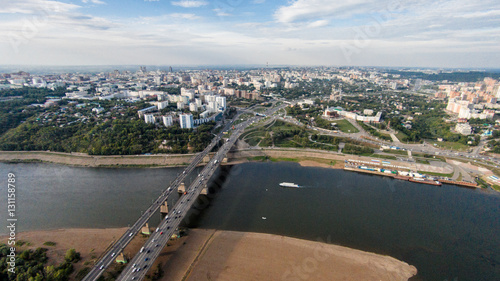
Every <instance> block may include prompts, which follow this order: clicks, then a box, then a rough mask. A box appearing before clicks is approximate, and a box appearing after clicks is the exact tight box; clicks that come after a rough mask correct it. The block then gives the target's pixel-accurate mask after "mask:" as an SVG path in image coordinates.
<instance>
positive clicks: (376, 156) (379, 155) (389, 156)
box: [370, 154, 397, 160]
mask: <svg viewBox="0 0 500 281" xmlns="http://www.w3.org/2000/svg"><path fill="white" fill-rule="evenodd" d="M370 156H371V157H374V158H382V159H390V160H397V158H396V156H392V155H384V154H372V155H370Z"/></svg>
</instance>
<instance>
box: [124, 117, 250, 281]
mask: <svg viewBox="0 0 500 281" xmlns="http://www.w3.org/2000/svg"><path fill="white" fill-rule="evenodd" d="M254 120H255V117H254V118H252V119H249V120H247V121H245V122H243V123H241V124H239V125H237V126H235V130H234V131H233V132H232V134H231V137H230V138H229V139H228V140H227V141H226V143H225V144H224V145H223V146H222V147H221V148H220V149H219V151H218V152H217V153H216V154H215V155H214V157H213V158H212V159H211V160H210V162H209V163H208V164H207V165H206V166H205V167H204V168H203V170H202V171H201V172H200V174H198V177H197V178H196V179H195V180H194V182H193V183H192V184H191V186H189V188H188V189H187V190H186V193H184V194H183V195H182V196H181V198H180V199H179V200H178V201H177V203H176V204H175V206H174V208H173V209H172V210H171V211H170V212H169V214H168V216H166V217H165V219H164V220H163V221H162V222H161V223H160V225H159V226H158V228H157V229H156V230H155V231H154V232H153V234H152V235H151V236H150V237H149V239H148V240H147V241H146V243H145V244H144V247H143V249H142V250H141V251H140V252H139V253H138V254H136V255H135V257H134V258H133V259H132V260H131V261H130V262H129V264H128V266H127V267H126V268H125V269H124V270H123V272H122V273H121V274H120V276H119V277H118V279H117V280H119V281H120V280H142V279H143V278H144V276H145V275H146V273H147V271H148V270H149V267H151V265H152V264H153V262H154V261H155V260H156V258H158V256H159V255H160V253H161V251H162V249H163V248H164V247H165V246H166V245H167V243H168V241H169V240H170V237H172V235H173V234H174V233H175V232H176V231H177V230H178V227H179V224H180V223H181V222H182V220H183V219H184V217H185V216H186V214H187V212H188V211H189V209H191V207H192V205H193V204H194V202H195V201H196V198H198V196H199V195H200V193H201V191H202V190H203V189H204V188H205V187H206V186H207V182H208V180H209V179H210V177H211V176H212V174H213V173H214V171H215V170H216V169H217V167H218V166H219V165H220V163H221V161H222V160H223V159H224V157H226V154H227V152H228V151H229V150H230V149H231V147H232V146H233V145H234V143H235V142H236V141H237V140H238V137H239V136H240V135H241V134H242V133H243V131H244V129H245V127H246V126H248V125H249V124H250V123H251V122H252V121H254Z"/></svg>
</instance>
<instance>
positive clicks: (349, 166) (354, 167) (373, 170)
mask: <svg viewBox="0 0 500 281" xmlns="http://www.w3.org/2000/svg"><path fill="white" fill-rule="evenodd" d="M363 165H364V166H363ZM363 165H361V163H353V162H346V164H345V165H344V170H346V171H352V172H359V173H365V174H372V175H378V176H385V177H391V178H394V179H398V180H405V181H411V182H416V183H423V184H430V185H436V186H440V185H441V184H442V183H445V184H453V185H457V186H462V187H468V188H478V187H479V185H478V184H477V183H472V182H465V181H454V180H451V179H447V178H436V177H432V178H431V179H424V178H421V179H422V180H415V178H414V177H412V176H407V175H401V174H400V173H401V172H400V171H397V170H387V169H380V168H378V167H368V166H366V163H365V164H363ZM358 167H362V168H358ZM403 173H408V172H403Z"/></svg>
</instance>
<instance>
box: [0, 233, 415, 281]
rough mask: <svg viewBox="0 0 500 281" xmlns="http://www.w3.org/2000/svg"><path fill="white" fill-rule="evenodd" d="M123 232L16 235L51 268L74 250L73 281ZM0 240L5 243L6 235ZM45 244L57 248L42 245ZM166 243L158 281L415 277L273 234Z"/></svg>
mask: <svg viewBox="0 0 500 281" xmlns="http://www.w3.org/2000/svg"><path fill="white" fill-rule="evenodd" d="M125 230H126V228H114V229H62V230H48V231H30V232H23V233H18V236H17V237H18V239H19V240H23V241H25V242H28V243H29V245H27V244H25V245H24V246H22V247H21V249H26V248H32V249H34V248H37V247H45V248H48V249H49V250H48V252H47V255H48V257H49V264H55V263H57V262H60V261H61V260H63V259H64V253H65V252H66V250H68V249H69V248H75V249H76V251H77V252H80V253H81V256H82V261H80V262H79V263H78V264H76V265H75V273H74V274H73V278H74V277H75V276H76V274H77V272H78V271H79V270H80V269H82V268H83V267H85V265H84V264H85V263H86V262H87V261H89V260H92V259H95V258H96V257H98V256H99V255H101V254H102V253H103V251H104V249H106V247H107V246H108V245H109V244H110V243H111V242H112V241H113V240H114V239H117V238H118V237H119V236H120V235H121V234H122V233H123V232H124V231H125ZM145 239H146V237H143V236H142V235H138V236H137V237H136V238H135V239H134V240H133V241H132V243H131V244H130V245H129V246H127V248H126V249H125V250H124V253H125V254H126V255H133V253H135V252H137V251H138V250H139V249H140V247H141V243H143V242H144V241H143V240H145ZM0 240H1V241H2V242H5V241H6V238H5V236H4V237H1V239H0ZM47 241H51V242H55V243H56V244H55V246H45V245H43V243H45V242H47ZM170 244H171V245H170V246H169V247H166V248H165V249H164V250H163V252H162V254H161V255H160V257H159V259H158V260H157V262H156V264H158V263H161V266H162V269H163V271H164V276H163V277H162V278H161V279H160V280H179V281H180V280H192V281H194V280H196V281H199V280H240V281H246V280H353V281H354V280H408V279H409V278H410V277H412V276H414V275H415V274H416V273H417V270H416V268H415V267H413V266H411V265H408V264H406V263H404V262H402V261H399V260H396V259H394V258H392V257H389V256H383V255H377V254H374V253H368V252H363V251H359V250H355V249H350V248H346V247H341V246H337V245H332V244H326V243H321V242H314V241H307V240H301V239H296V238H290V237H285V236H279V235H271V234H262V233H245V232H234V231H216V230H204V229H192V230H189V232H188V235H187V236H185V237H182V238H180V239H178V240H177V241H175V240H174V241H172V242H171V243H170ZM156 264H155V265H152V266H151V268H156ZM304 277H305V279H304ZM297 278H298V279H297Z"/></svg>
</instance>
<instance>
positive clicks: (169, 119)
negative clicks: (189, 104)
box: [162, 115, 174, 127]
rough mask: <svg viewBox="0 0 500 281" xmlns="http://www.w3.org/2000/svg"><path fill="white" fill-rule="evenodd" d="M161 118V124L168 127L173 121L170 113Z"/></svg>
mask: <svg viewBox="0 0 500 281" xmlns="http://www.w3.org/2000/svg"><path fill="white" fill-rule="evenodd" d="M162 119H163V125H165V127H170V126H172V124H173V123H174V122H173V119H172V116H170V115H166V116H162Z"/></svg>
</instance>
